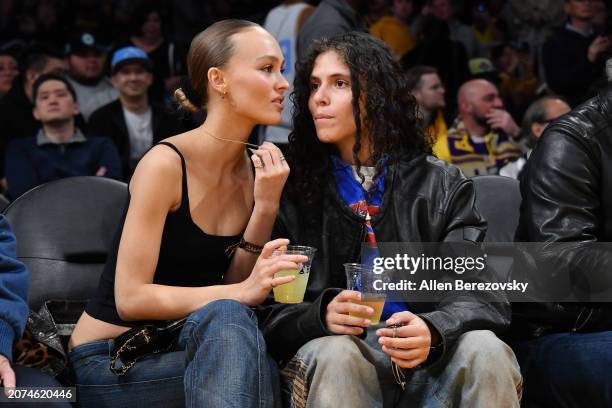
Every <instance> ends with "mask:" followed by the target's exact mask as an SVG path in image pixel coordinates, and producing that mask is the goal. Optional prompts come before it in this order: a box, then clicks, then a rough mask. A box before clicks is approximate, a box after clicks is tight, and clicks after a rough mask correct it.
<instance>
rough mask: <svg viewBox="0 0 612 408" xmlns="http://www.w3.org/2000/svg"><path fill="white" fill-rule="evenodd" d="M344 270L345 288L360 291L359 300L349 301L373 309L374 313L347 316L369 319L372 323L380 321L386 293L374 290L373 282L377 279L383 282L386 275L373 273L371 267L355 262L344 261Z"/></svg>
mask: <svg viewBox="0 0 612 408" xmlns="http://www.w3.org/2000/svg"><path fill="white" fill-rule="evenodd" d="M344 271H345V272H346V283H347V286H346V288H347V289H349V290H356V291H358V292H360V293H361V300H360V301H356V300H351V302H353V303H357V304H360V305H364V306H369V307H371V308H372V309H374V313H372V314H371V315H369V316H368V315H365V314H361V313H349V316H353V317H360V318H362V319H370V321H371V322H372V324H378V323H380V316H381V315H382V311H383V308H384V307H385V300H386V299H387V294H386V292H385V291H384V290H376V289H375V288H374V282H375V281H377V280H380V281H383V282H384V281H385V279H386V276H385V275H384V274H375V273H374V270H373V269H372V267H370V266H368V265H363V264H357V263H345V264H344Z"/></svg>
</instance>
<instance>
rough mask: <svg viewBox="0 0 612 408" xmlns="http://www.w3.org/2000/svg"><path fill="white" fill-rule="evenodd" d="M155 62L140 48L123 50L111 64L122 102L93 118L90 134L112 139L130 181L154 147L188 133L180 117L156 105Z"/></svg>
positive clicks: (114, 83)
mask: <svg viewBox="0 0 612 408" xmlns="http://www.w3.org/2000/svg"><path fill="white" fill-rule="evenodd" d="M152 68H153V66H152V61H151V59H150V58H149V56H148V55H147V53H146V52H144V51H143V50H141V49H140V48H136V47H124V48H120V49H118V50H117V51H115V53H114V54H113V59H112V61H111V71H112V77H111V81H112V84H113V86H114V87H115V89H116V90H117V91H118V92H119V99H118V100H116V101H113V102H111V103H109V104H106V105H104V106H102V107H101V108H99V109H98V110H96V111H95V112H94V113H93V114H92V115H91V117H90V119H89V127H88V131H89V134H90V135H92V136H107V137H110V138H111V139H112V140H113V142H114V143H115V145H116V146H117V150H118V151H119V156H120V157H121V164H122V168H123V174H124V176H125V177H126V178H128V179H129V177H130V176H131V174H132V173H133V171H134V169H135V168H136V164H137V163H138V160H140V158H141V157H142V156H143V155H144V153H146V151H147V150H148V149H149V148H150V147H151V146H152V145H153V144H154V143H157V142H159V141H160V140H162V139H165V138H166V137H169V136H173V135H176V134H178V133H181V132H182V131H184V130H187V129H183V128H182V126H181V125H180V124H179V120H178V119H177V117H176V115H174V114H172V113H170V112H169V111H168V110H167V109H166V108H165V107H163V106H159V105H156V104H152V103H151V102H150V100H149V97H148V90H149V87H150V86H151V84H152V82H153V74H152Z"/></svg>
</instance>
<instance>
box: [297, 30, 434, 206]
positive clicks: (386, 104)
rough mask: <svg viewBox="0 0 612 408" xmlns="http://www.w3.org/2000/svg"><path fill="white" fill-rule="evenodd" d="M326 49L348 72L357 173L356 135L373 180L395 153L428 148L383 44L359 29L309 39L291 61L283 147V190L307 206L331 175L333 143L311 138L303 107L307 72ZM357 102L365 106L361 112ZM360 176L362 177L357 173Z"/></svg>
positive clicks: (308, 115)
mask: <svg viewBox="0 0 612 408" xmlns="http://www.w3.org/2000/svg"><path fill="white" fill-rule="evenodd" d="M328 51H333V52H335V53H337V54H338V56H339V57H340V58H341V60H343V61H344V63H345V64H346V65H347V66H348V68H349V71H350V75H351V90H352V93H353V99H352V105H353V116H354V119H355V124H356V128H357V132H356V134H355V145H354V146H353V160H354V162H355V165H356V166H357V171H358V173H360V171H359V170H360V168H361V164H362V163H361V162H360V161H359V158H358V153H359V150H360V149H361V141H362V137H367V138H368V139H369V142H370V148H371V149H372V154H371V156H370V160H369V162H370V163H375V165H376V172H375V175H374V177H375V179H376V178H377V177H379V176H380V175H381V174H383V171H384V166H387V165H392V164H393V163H394V162H395V161H397V160H398V158H399V157H402V156H403V157H412V156H415V155H418V154H422V153H431V142H430V141H429V140H428V138H427V136H426V134H425V132H424V130H423V128H422V126H421V123H420V121H419V117H418V105H417V102H416V100H415V99H414V97H413V96H412V94H411V93H410V90H409V88H408V86H407V83H406V78H405V76H404V73H403V71H402V68H401V66H400V64H399V62H398V61H397V60H396V59H395V57H394V56H393V53H392V51H391V50H390V49H389V47H387V45H385V44H384V43H383V42H382V41H380V40H378V39H376V38H374V37H372V36H370V35H368V34H364V33H359V32H349V33H345V34H340V35H337V36H335V37H332V38H329V39H327V38H323V39H321V40H317V41H314V42H313V43H312V45H311V46H310V48H309V49H308V52H307V54H306V56H305V57H304V58H303V59H301V60H299V61H298V64H297V66H296V75H295V82H294V91H293V93H292V95H291V99H292V101H293V106H294V111H293V128H294V130H293V131H292V132H291V133H290V135H289V147H288V152H287V153H288V154H287V155H288V158H289V162H290V164H291V176H290V180H289V183H288V186H287V193H288V194H289V196H290V197H292V198H293V199H295V200H296V201H298V202H300V203H301V205H302V206H303V207H305V209H310V210H313V209H316V208H318V207H319V206H320V203H321V198H322V196H321V187H322V186H323V185H324V183H325V182H326V180H329V178H330V177H331V175H332V163H331V159H330V155H331V154H334V153H337V151H336V149H335V146H334V145H332V144H325V143H323V142H321V141H319V139H318V138H317V133H316V130H315V126H314V121H313V118H312V115H311V113H310V110H309V108H308V99H309V97H310V92H311V85H310V82H311V80H310V75H311V73H312V70H313V68H314V63H315V60H316V59H317V57H318V56H319V55H321V54H323V53H325V52H328ZM360 100H362V102H363V103H362V104H360ZM361 106H363V107H364V108H365V112H364V114H363V115H362V112H361V110H362V109H361ZM362 117H363V120H362ZM362 123H363V127H362V125H361V124H362ZM383 164H384V166H383ZM361 178H362V181H363V176H361Z"/></svg>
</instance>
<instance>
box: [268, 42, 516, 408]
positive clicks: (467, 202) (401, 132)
mask: <svg viewBox="0 0 612 408" xmlns="http://www.w3.org/2000/svg"><path fill="white" fill-rule="evenodd" d="M294 86H295V93H294V95H293V96H294V105H295V110H294V127H295V130H294V132H293V133H292V134H291V135H290V137H289V140H290V144H289V153H290V164H291V169H292V173H291V175H290V179H289V182H288V189H287V190H286V191H285V195H284V198H283V200H282V202H281V209H280V211H279V215H278V217H277V220H276V224H275V228H274V233H273V236H282V237H287V238H290V239H291V241H292V242H297V243H300V244H301V245H309V246H313V247H315V248H317V249H318V251H317V255H316V256H315V258H314V263H313V265H312V272H311V273H310V277H309V282H308V287H307V292H306V295H305V302H304V303H302V304H299V305H289V306H288V305H281V304H277V305H270V306H264V307H260V309H259V318H260V322H262V331H263V333H264V337H265V338H266V341H267V344H268V350H269V352H270V353H271V354H272V355H273V356H274V357H275V358H277V359H279V360H282V361H284V362H285V365H284V366H283V370H282V374H283V383H284V389H285V391H286V392H285V395H286V396H287V397H288V398H289V400H290V401H288V403H289V404H290V405H291V406H309V407H310V406H312V407H331V406H334V407H336V406H351V407H368V408H372V407H381V406H383V404H384V406H387V405H390V406H393V405H395V404H403V405H401V406H430V405H432V406H433V405H435V406H438V405H444V406H457V405H461V406H503V407H510V406H518V396H517V391H516V390H517V387H518V386H520V383H521V376H520V372H519V367H518V364H517V363H516V359H515V357H514V354H513V353H512V350H511V349H510V348H509V347H508V346H507V345H506V344H504V343H503V342H502V341H501V340H499V339H498V338H497V337H496V336H495V334H494V333H493V331H497V330H500V329H503V328H505V327H506V326H507V325H508V324H509V317H510V309H509V305H508V303H507V301H506V300H505V298H502V300H500V298H499V297H493V295H489V294H483V293H478V294H477V293H466V292H452V291H449V292H448V293H443V294H442V298H443V299H444V302H440V303H439V304H436V303H416V302H415V303H410V304H407V303H405V302H390V301H387V303H386V304H385V308H384V310H383V315H382V317H383V319H386V321H383V323H382V324H377V325H375V324H372V321H374V319H370V318H362V317H355V316H351V315H349V312H351V314H355V313H358V314H362V315H366V316H372V315H373V309H372V308H370V307H368V306H364V305H359V304H357V303H355V301H359V300H360V298H361V294H360V293H359V292H356V291H350V290H342V289H336V288H342V287H346V280H345V276H344V270H343V264H344V263H350V262H362V263H367V262H368V260H367V259H365V257H364V259H360V249H361V247H362V244H363V243H369V244H370V245H371V246H373V247H374V248H377V246H376V244H377V243H383V242H443V241H460V242H464V243H465V244H470V243H472V244H473V243H474V242H478V241H481V240H482V239H483V237H484V235H485V232H486V222H485V221H484V219H483V218H482V217H481V216H480V214H479V213H478V211H477V210H476V208H475V204H474V201H475V197H474V187H473V184H472V181H471V180H469V179H468V178H466V177H465V176H464V175H463V174H462V173H461V171H460V170H459V169H457V168H456V167H454V166H452V165H449V164H446V163H444V162H442V161H440V160H437V159H436V158H434V157H431V156H430V155H429V151H430V147H429V145H430V144H429V142H428V141H427V140H426V138H425V135H424V132H423V129H422V128H421V126H420V125H419V121H418V119H417V116H416V102H415V100H414V99H413V97H412V96H411V95H410V92H409V91H408V88H407V86H406V82H405V79H404V76H403V74H402V71H401V68H400V66H399V64H398V62H397V61H396V60H395V59H394V58H393V56H392V54H391V51H390V50H389V48H388V47H387V46H385V45H384V44H383V43H382V42H381V41H379V40H376V39H374V38H373V37H371V36H369V35H367V34H361V33H347V34H343V35H339V36H336V37H333V38H331V39H323V40H320V41H317V42H315V43H314V44H313V45H312V47H311V49H310V50H309V53H308V54H307V56H306V58H305V59H304V60H302V61H301V63H300V64H299V65H298V67H297V71H296V79H295V84H294ZM475 279H480V278H478V277H476V278H475ZM351 301H352V302H351ZM466 305H469V306H466ZM391 325H393V327H388V326H391ZM396 325H397V327H396ZM366 335H367V336H366ZM355 336H358V337H355ZM364 336H365V339H364ZM402 370H406V371H402ZM394 374H395V375H394ZM394 379H395V381H394ZM484 379H487V380H484ZM339 390H345V391H348V390H350V391H349V392H339Z"/></svg>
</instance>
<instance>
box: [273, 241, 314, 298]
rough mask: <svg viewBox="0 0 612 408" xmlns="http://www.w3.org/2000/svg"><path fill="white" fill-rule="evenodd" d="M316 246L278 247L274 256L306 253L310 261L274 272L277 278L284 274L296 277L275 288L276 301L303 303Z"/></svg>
mask: <svg viewBox="0 0 612 408" xmlns="http://www.w3.org/2000/svg"><path fill="white" fill-rule="evenodd" d="M316 250H317V249H316V248H313V247H309V246H301V245H289V246H287V249H277V250H276V251H274V253H273V256H278V255H306V256H307V257H308V261H306V262H304V263H298V269H297V270H292V269H284V270H282V271H280V272H277V273H275V274H274V277H275V278H280V277H283V276H290V275H293V276H295V279H294V280H293V281H291V282H289V283H285V284H283V285H278V286H277V287H275V288H273V289H272V290H273V292H274V301H276V302H278V303H302V302H303V301H304V293H306V286H307V285H308V277H309V276H310V266H311V265H312V259H313V258H314V254H315V252H316Z"/></svg>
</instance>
